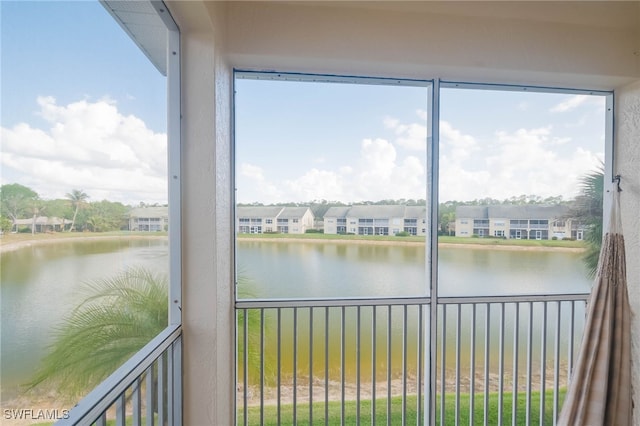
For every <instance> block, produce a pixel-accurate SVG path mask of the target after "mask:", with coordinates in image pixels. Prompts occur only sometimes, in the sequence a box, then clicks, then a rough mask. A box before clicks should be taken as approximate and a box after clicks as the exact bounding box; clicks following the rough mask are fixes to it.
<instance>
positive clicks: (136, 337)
mask: <svg viewBox="0 0 640 426" xmlns="http://www.w3.org/2000/svg"><path fill="white" fill-rule="evenodd" d="M84 291H85V293H86V298H85V299H84V301H83V302H82V303H81V304H80V305H79V306H78V307H76V308H75V309H74V310H73V311H72V313H71V315H70V316H69V317H68V318H66V319H65V321H64V322H63V324H62V325H61V326H59V327H58V328H57V329H56V330H55V341H54V343H53V345H52V346H51V348H50V351H49V353H48V354H47V355H46V356H45V358H44V360H43V363H42V367H41V368H40V370H39V371H38V372H37V373H36V375H35V377H34V379H33V380H32V382H31V383H29V385H28V387H29V388H34V387H36V386H37V385H39V384H41V383H43V382H45V381H46V382H51V383H52V384H55V385H56V386H57V388H58V389H59V390H63V391H64V393H66V394H68V395H69V396H77V395H80V394H81V393H82V392H85V391H86V390H87V389H91V388H92V387H94V386H96V385H97V384H98V383H100V382H101V381H102V380H104V379H105V378H107V377H108V376H109V374H111V373H112V372H114V371H115V370H116V369H117V368H118V367H119V366H120V365H122V364H123V363H124V362H125V361H127V360H128V359H129V358H131V356H133V355H134V354H135V353H136V352H137V351H138V350H140V349H141V348H142V347H143V346H144V345H145V344H147V343H148V342H149V341H151V339H153V338H154V337H155V336H156V335H157V334H158V333H160V332H161V331H162V330H163V329H164V328H165V327H166V326H167V323H168V297H167V291H168V285H167V278H166V276H164V275H161V274H154V273H152V272H150V271H148V270H145V269H141V268H132V269H128V270H126V271H124V272H122V273H120V274H118V275H116V276H114V277H110V278H105V279H100V280H96V281H93V282H91V283H88V284H87V285H86V288H85V290H84Z"/></svg>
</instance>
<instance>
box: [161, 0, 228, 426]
mask: <svg viewBox="0 0 640 426" xmlns="http://www.w3.org/2000/svg"><path fill="white" fill-rule="evenodd" d="M168 6H169V9H170V10H171V13H172V15H173V17H174V19H175V20H176V22H177V23H178V25H179V26H180V31H181V49H182V51H181V55H182V56H181V59H182V64H181V65H182V66H181V80H182V84H181V89H182V93H181V95H182V105H181V108H182V123H181V135H182V140H181V145H182V147H181V154H182V221H183V222H182V230H183V231H182V247H183V249H182V265H183V304H182V316H183V336H184V352H183V362H184V366H183V383H184V394H183V401H184V403H183V407H184V408H183V416H184V424H185V425H230V424H233V406H234V394H233V392H232V390H233V388H234V383H235V378H234V369H233V365H234V361H233V354H234V350H233V336H234V327H233V321H232V318H233V312H232V310H233V303H232V296H233V291H232V275H231V274H232V271H233V258H232V256H233V250H232V235H233V232H232V221H231V211H232V210H231V203H232V196H231V194H232V192H231V150H230V144H231V95H232V76H231V69H230V68H229V65H228V64H227V62H225V56H224V38H223V37H224V33H225V31H224V25H225V20H224V14H225V10H224V7H225V6H224V4H221V3H218V2H211V3H199V2H169V3H168Z"/></svg>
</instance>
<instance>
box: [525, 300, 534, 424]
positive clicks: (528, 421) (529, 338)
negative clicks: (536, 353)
mask: <svg viewBox="0 0 640 426" xmlns="http://www.w3.org/2000/svg"><path fill="white" fill-rule="evenodd" d="M532 366H533V302H529V324H528V333H527V407H526V413H527V414H526V415H527V418H526V425H527V426H529V425H530V424H531V380H532V379H533V377H532V375H531V374H532Z"/></svg>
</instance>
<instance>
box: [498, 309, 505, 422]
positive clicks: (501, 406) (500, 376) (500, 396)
mask: <svg viewBox="0 0 640 426" xmlns="http://www.w3.org/2000/svg"><path fill="white" fill-rule="evenodd" d="M498 342H499V343H498V344H499V346H500V351H499V352H498V387H499V389H498V424H499V425H501V424H502V419H503V418H504V303H500V334H499V336H498Z"/></svg>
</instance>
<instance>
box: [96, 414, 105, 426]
mask: <svg viewBox="0 0 640 426" xmlns="http://www.w3.org/2000/svg"><path fill="white" fill-rule="evenodd" d="M96 426H107V413H102V414H101V415H100V417H98V420H96Z"/></svg>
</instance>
